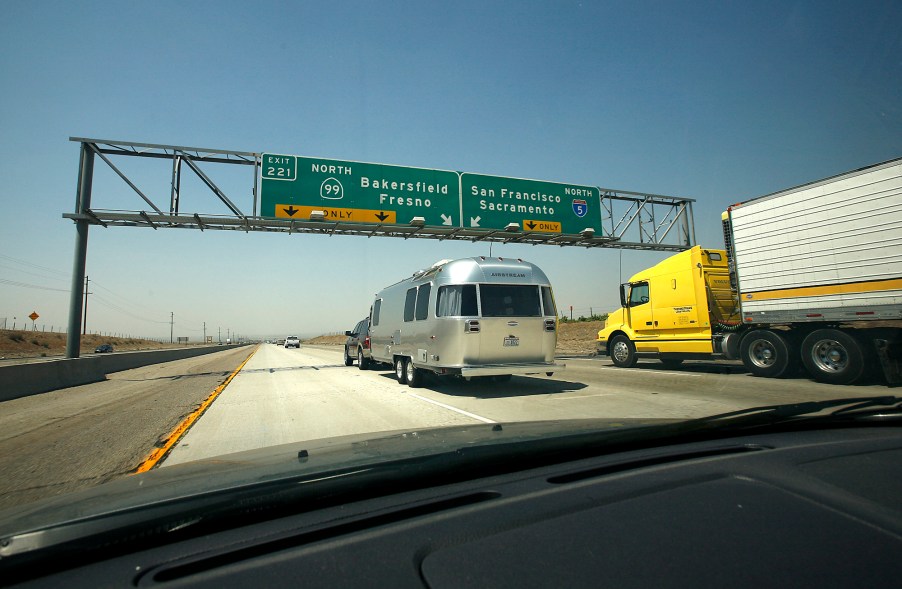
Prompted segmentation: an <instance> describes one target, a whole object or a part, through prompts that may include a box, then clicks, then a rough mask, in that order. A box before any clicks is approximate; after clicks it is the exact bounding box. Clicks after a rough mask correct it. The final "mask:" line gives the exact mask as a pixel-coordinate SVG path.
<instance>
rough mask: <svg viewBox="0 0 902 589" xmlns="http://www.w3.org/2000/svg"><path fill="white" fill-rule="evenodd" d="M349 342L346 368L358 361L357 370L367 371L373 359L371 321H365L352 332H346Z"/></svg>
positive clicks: (347, 344)
mask: <svg viewBox="0 0 902 589" xmlns="http://www.w3.org/2000/svg"><path fill="white" fill-rule="evenodd" d="M345 335H346V336H348V341H346V342H345V366H351V365H352V364H354V359H355V358H356V360H357V368H359V369H360V370H366V369H367V368H369V366H370V361H371V360H372V358H373V353H372V350H370V320H369V318H366V319H363V320H361V321H359V322H358V323H357V325H355V326H354V329H352V330H351V331H346V332H345Z"/></svg>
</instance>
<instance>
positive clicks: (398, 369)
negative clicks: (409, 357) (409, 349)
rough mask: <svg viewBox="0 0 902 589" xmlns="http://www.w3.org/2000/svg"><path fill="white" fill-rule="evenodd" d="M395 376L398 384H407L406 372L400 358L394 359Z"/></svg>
mask: <svg viewBox="0 0 902 589" xmlns="http://www.w3.org/2000/svg"><path fill="white" fill-rule="evenodd" d="M395 376H396V377H397V379H398V382H399V383H401V384H405V383H406V382H407V371H406V370H405V369H404V358H403V357H402V356H398V357H397V358H395Z"/></svg>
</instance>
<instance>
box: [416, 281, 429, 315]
mask: <svg viewBox="0 0 902 589" xmlns="http://www.w3.org/2000/svg"><path fill="white" fill-rule="evenodd" d="M431 292H432V285H431V284H424V285H422V286H420V288H419V290H418V292H417V312H416V320H417V321H422V320H423V319H426V318H427V317H429V293H431Z"/></svg>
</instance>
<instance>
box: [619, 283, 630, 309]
mask: <svg viewBox="0 0 902 589" xmlns="http://www.w3.org/2000/svg"><path fill="white" fill-rule="evenodd" d="M629 288H630V285H629V283H628V282H627V283H625V284H621V285H620V306H621V307H629V305H628V304H627V302H626V301H627V298H628V297H627V295H628V293H629Z"/></svg>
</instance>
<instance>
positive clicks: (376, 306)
mask: <svg viewBox="0 0 902 589" xmlns="http://www.w3.org/2000/svg"><path fill="white" fill-rule="evenodd" d="M381 309H382V299H376V302H375V303H373V325H379V311H380V310H381Z"/></svg>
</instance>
